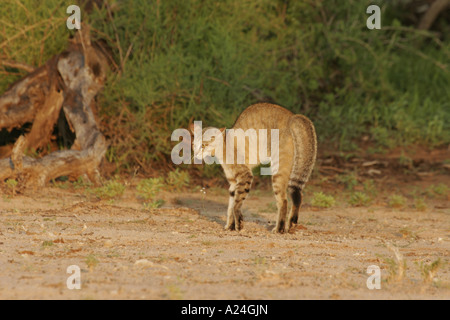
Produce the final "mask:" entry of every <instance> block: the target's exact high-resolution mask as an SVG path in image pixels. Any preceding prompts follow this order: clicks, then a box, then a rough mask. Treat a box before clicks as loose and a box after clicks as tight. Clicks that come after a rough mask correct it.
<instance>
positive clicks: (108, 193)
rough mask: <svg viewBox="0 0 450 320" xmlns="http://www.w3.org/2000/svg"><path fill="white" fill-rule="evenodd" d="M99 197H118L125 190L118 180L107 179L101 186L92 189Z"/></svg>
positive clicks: (107, 198)
mask: <svg viewBox="0 0 450 320" xmlns="http://www.w3.org/2000/svg"><path fill="white" fill-rule="evenodd" d="M92 192H93V193H94V194H95V195H96V196H97V197H98V198H100V199H106V200H110V199H115V198H120V197H121V196H122V195H123V193H124V192H125V186H124V185H123V184H122V183H120V182H119V181H118V180H111V181H108V182H107V183H106V184H105V185H104V186H103V187H99V188H95V189H94V190H93V191H92Z"/></svg>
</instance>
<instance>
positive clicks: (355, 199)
mask: <svg viewBox="0 0 450 320" xmlns="http://www.w3.org/2000/svg"><path fill="white" fill-rule="evenodd" d="M371 201H372V199H371V198H370V197H369V196H368V195H367V194H365V193H364V192H355V193H353V194H352V195H351V197H350V200H349V201H348V202H349V203H350V204H351V205H352V206H354V207H362V206H367V205H369V204H370V202H371Z"/></svg>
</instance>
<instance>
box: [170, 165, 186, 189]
mask: <svg viewBox="0 0 450 320" xmlns="http://www.w3.org/2000/svg"><path fill="white" fill-rule="evenodd" d="M189 182H190V177H189V172H187V171H181V170H180V169H179V168H176V169H175V170H174V171H171V172H169V174H168V175H167V179H166V183H167V185H168V186H169V188H170V189H172V190H175V191H180V190H182V189H183V188H185V187H187V186H189Z"/></svg>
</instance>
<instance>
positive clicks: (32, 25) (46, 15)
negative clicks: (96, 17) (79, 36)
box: [0, 0, 77, 94]
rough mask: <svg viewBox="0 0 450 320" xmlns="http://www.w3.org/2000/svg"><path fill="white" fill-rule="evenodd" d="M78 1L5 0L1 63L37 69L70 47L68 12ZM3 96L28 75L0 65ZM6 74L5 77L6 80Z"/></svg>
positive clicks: (1, 17) (1, 10)
mask: <svg viewBox="0 0 450 320" xmlns="http://www.w3.org/2000/svg"><path fill="white" fill-rule="evenodd" d="M76 2H77V1H61V0H46V1H34V0H2V1H1V5H0V26H1V32H0V60H3V59H5V60H9V61H15V62H21V63H25V64H27V65H30V66H32V67H38V66H40V65H42V64H44V63H45V62H47V60H48V59H50V58H51V57H52V56H53V55H54V54H58V53H60V52H62V51H63V50H64V49H65V48H66V45H67V38H68V35H69V30H68V29H67V28H66V19H67V17H68V16H67V14H66V8H67V7H68V6H69V5H70V4H76ZM0 74H1V76H0V94H2V93H3V92H4V91H5V90H6V88H7V87H8V86H9V85H10V84H11V83H12V82H14V81H16V80H18V79H20V78H21V77H23V76H25V75H26V72H25V71H23V70H19V69H16V68H12V67H7V66H3V65H2V64H1V63H0ZM5 74H6V76H4V75H5Z"/></svg>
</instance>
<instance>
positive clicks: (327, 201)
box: [311, 192, 336, 208]
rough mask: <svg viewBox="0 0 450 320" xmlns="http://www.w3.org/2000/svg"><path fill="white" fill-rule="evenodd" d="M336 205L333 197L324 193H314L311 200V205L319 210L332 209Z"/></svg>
mask: <svg viewBox="0 0 450 320" xmlns="http://www.w3.org/2000/svg"><path fill="white" fill-rule="evenodd" d="M335 203H336V201H335V200H334V198H333V196H330V195H326V194H324V193H323V192H314V194H313V198H312V200H311V205H312V206H313V207H319V208H330V207H332V206H334V204H335Z"/></svg>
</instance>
